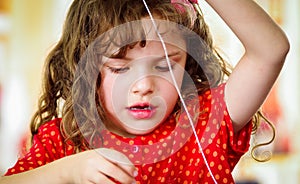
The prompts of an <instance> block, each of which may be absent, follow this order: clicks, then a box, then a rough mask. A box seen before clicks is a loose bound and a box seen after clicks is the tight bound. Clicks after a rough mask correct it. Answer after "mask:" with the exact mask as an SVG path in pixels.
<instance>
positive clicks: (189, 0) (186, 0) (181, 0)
mask: <svg viewBox="0 0 300 184" xmlns="http://www.w3.org/2000/svg"><path fill="white" fill-rule="evenodd" d="M171 3H174V6H175V8H176V9H177V10H178V11H179V12H180V13H184V12H185V10H186V9H184V8H183V7H182V6H180V5H178V4H183V5H184V6H186V7H187V8H188V10H189V12H188V13H189V14H190V16H191V19H192V23H194V21H195V20H196V18H197V13H196V11H195V9H194V6H193V3H196V4H198V0H171ZM176 3H178V4H176Z"/></svg>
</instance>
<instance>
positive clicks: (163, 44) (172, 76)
mask: <svg viewBox="0 0 300 184" xmlns="http://www.w3.org/2000/svg"><path fill="white" fill-rule="evenodd" d="M142 1H143V3H144V5H145V8H146V9H147V12H148V14H149V16H150V19H151V21H152V24H153V26H154V28H155V31H156V33H157V36H158V37H159V40H160V42H161V43H162V46H163V49H164V53H165V56H166V60H167V64H168V67H169V71H170V74H171V78H172V80H173V82H174V85H175V89H176V91H177V93H178V96H179V98H180V101H181V103H182V105H183V108H184V110H185V111H186V113H187V116H188V119H189V122H190V124H191V127H192V130H193V133H194V135H195V137H196V141H197V144H198V147H199V150H200V152H201V155H202V157H203V160H204V162H205V165H206V167H207V169H208V172H209V173H210V175H211V177H212V179H213V181H214V183H215V184H218V182H217V181H216V179H215V177H214V175H213V173H212V171H211V169H210V167H209V165H208V162H207V159H206V157H205V155H204V153H203V149H202V146H201V144H200V141H199V138H198V136H197V132H196V130H195V127H194V124H193V121H192V118H191V116H190V113H189V112H188V110H187V107H186V104H185V102H184V100H183V97H182V95H181V93H180V90H179V88H178V86H177V83H176V79H175V77H174V73H173V71H172V67H171V63H170V60H169V57H168V52H167V48H166V45H165V42H164V40H163V38H162V36H161V34H160V33H159V31H158V29H157V26H156V24H155V21H154V18H153V16H152V13H151V12H150V10H149V8H148V5H147V3H146V1H145V0H142Z"/></svg>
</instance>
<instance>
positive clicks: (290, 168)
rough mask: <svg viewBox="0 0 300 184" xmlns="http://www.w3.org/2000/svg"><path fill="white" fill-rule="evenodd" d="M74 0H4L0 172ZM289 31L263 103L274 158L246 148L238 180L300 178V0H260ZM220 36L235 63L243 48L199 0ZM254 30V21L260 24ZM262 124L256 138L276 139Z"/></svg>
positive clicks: (25, 127)
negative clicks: (282, 58)
mask: <svg viewBox="0 0 300 184" xmlns="http://www.w3.org/2000/svg"><path fill="white" fill-rule="evenodd" d="M71 2H72V0H26V1H24V0H0V175H2V174H4V172H5V171H6V170H7V169H8V168H9V167H12V166H13V165H14V163H15V162H16V160H17V157H18V156H19V155H20V154H22V148H21V147H22V146H21V145H24V144H26V137H28V135H29V122H30V119H31V116H32V114H33V112H34V110H35V109H36V103H37V98H38V96H39V94H40V86H41V73H42V69H43V62H44V59H45V57H46V55H47V53H48V52H49V51H50V49H51V48H52V47H53V46H54V44H55V43H56V41H58V39H59V37H60V34H61V28H62V25H63V21H64V17H65V15H66V11H67V9H68V7H69V5H70V3H71ZM257 3H259V4H260V5H261V6H262V7H263V8H264V9H265V10H266V11H267V12H268V13H269V15H270V16H272V17H273V19H274V20H275V21H276V22H277V23H278V24H279V25H280V26H281V27H282V29H283V30H284V31H285V32H286V34H287V36H288V38H289V40H290V44H291V50H290V53H289V54H288V57H287V62H286V64H285V66H284V68H283V70H282V73H281V75H280V77H279V79H278V81H277V83H276V84H275V85H274V88H273V90H272V92H271V93H270V95H269V98H268V99H267V101H266V102H265V104H264V105H263V111H264V113H265V114H266V116H267V117H268V118H269V119H270V120H271V121H272V122H273V123H274V124H275V126H276V139H275V141H274V142H273V143H272V144H271V145H269V146H266V147H265V148H264V149H263V150H261V153H258V154H259V155H262V156H264V152H263V151H270V152H271V153H272V157H271V160H269V161H267V162H263V163H261V162H257V161H255V160H254V159H252V158H251V155H250V153H247V154H246V155H245V156H244V157H243V158H242V160H241V162H240V163H239V164H238V165H237V167H236V168H235V170H234V173H233V174H234V177H235V179H236V181H237V182H238V183H259V184H271V183H272V184H279V183H289V184H298V183H300V133H299V132H300V116H299V114H300V110H299V109H300V82H299V81H300V62H299V58H300V57H299V56H300V38H299V35H300V25H299V24H300V21H299V20H300V14H299V11H298V10H299V9H300V1H299V0H257ZM200 4H201V7H202V10H203V13H204V15H205V17H206V20H207V22H208V24H209V25H210V26H211V31H212V33H213V36H214V39H215V44H216V45H217V46H218V47H219V48H220V50H222V53H223V55H224V57H225V58H227V59H228V60H229V61H230V62H231V63H232V64H233V65H234V64H236V62H237V60H238V59H239V58H240V57H241V54H242V52H243V48H242V46H241V44H240V43H239V41H238V40H237V38H236V37H235V36H234V35H233V34H232V33H231V32H230V30H229V29H228V27H227V26H226V25H225V24H224V22H222V20H221V19H220V18H219V17H218V16H217V15H216V14H215V12H213V11H212V10H211V8H210V7H209V6H207V4H205V2H202V1H200ZM253 31H255V27H253ZM270 137H271V135H270V128H269V127H268V126H265V125H263V126H261V128H260V129H259V131H258V135H257V136H256V137H255V140H254V141H253V142H255V141H258V142H262V141H268V140H269V139H270Z"/></svg>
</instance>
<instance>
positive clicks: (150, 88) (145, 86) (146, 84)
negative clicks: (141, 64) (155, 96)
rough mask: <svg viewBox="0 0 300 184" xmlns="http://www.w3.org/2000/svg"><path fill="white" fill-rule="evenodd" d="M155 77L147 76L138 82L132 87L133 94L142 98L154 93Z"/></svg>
mask: <svg viewBox="0 0 300 184" xmlns="http://www.w3.org/2000/svg"><path fill="white" fill-rule="evenodd" d="M154 85H155V84H154V77H153V76H146V77H143V78H142V79H139V80H138V81H136V82H135V83H134V84H133V86H132V89H131V91H132V93H134V94H136V95H140V96H146V95H150V94H152V93H153V92H154Z"/></svg>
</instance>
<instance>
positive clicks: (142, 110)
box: [126, 103, 156, 119]
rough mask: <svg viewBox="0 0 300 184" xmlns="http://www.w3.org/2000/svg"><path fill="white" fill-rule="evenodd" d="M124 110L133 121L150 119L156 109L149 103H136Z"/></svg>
mask: <svg viewBox="0 0 300 184" xmlns="http://www.w3.org/2000/svg"><path fill="white" fill-rule="evenodd" d="M126 109H127V110H128V113H129V114H130V115H131V116H133V117H134V118H135V119H150V118H151V117H152V116H153V115H154V113H155V111H156V107H154V106H153V105H151V104H149V103H136V104H134V105H132V106H129V107H127V108H126Z"/></svg>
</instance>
